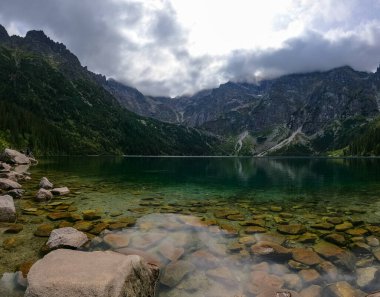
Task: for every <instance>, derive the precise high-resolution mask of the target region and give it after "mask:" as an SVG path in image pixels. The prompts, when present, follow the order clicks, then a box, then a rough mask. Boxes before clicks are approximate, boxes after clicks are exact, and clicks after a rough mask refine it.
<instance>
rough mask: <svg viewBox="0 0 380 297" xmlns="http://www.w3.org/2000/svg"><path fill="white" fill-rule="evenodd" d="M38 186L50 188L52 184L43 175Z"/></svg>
mask: <svg viewBox="0 0 380 297" xmlns="http://www.w3.org/2000/svg"><path fill="white" fill-rule="evenodd" d="M40 188H42V189H46V190H50V189H52V188H53V184H52V183H51V182H50V181H49V180H48V179H47V178H46V177H43V178H41V180H40Z"/></svg>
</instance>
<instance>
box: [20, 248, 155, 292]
mask: <svg viewBox="0 0 380 297" xmlns="http://www.w3.org/2000/svg"><path fill="white" fill-rule="evenodd" d="M157 278H158V269H157V268H156V267H155V266H151V265H149V264H147V263H146V262H145V261H144V260H143V259H142V258H141V257H139V256H136V255H132V256H125V255H121V254H118V253H114V252H110V251H106V252H99V251H97V252H80V251H72V250H62V249H61V250H56V251H53V252H51V253H49V254H48V255H46V256H45V257H44V258H43V259H41V260H39V261H37V262H36V263H35V264H34V265H33V266H32V268H31V269H30V271H29V273H28V283H29V286H28V288H27V290H26V293H25V297H122V296H128V297H137V296H139V297H145V296H146V297H148V296H154V291H155V284H156V281H157Z"/></svg>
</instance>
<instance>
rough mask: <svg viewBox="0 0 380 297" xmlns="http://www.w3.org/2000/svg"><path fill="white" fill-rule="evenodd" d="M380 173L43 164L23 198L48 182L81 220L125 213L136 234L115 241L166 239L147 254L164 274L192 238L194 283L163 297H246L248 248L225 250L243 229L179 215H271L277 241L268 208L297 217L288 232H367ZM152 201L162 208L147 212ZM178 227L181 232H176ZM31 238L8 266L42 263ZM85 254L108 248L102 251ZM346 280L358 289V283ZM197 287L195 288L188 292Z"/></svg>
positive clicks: (378, 212)
mask: <svg viewBox="0 0 380 297" xmlns="http://www.w3.org/2000/svg"><path fill="white" fill-rule="evenodd" d="M379 165H380V159H323V158H212V157H210V158H182V157H162V158H156V157H125V158H114V157H70V158H69V157H68V158H66V157H60V158H49V159H43V160H40V163H39V165H38V166H36V167H33V168H32V169H31V170H30V171H31V173H32V177H33V179H32V181H29V182H28V183H27V184H26V185H25V188H26V190H27V195H28V194H29V195H33V193H34V191H35V184H36V181H38V180H39V178H40V177H42V176H47V177H49V179H50V180H51V181H53V182H55V184H56V185H66V186H68V187H69V188H70V189H71V190H72V193H73V194H72V195H71V196H70V197H68V200H69V201H73V203H74V204H75V206H76V207H78V211H79V212H80V211H81V210H85V209H99V210H100V211H102V213H104V216H103V218H106V219H107V218H110V214H111V213H112V212H115V211H120V212H121V213H122V215H123V216H126V217H134V218H136V219H138V221H137V224H136V226H135V227H133V228H128V229H125V230H123V231H114V232H116V233H118V234H126V235H127V236H129V237H131V238H134V237H141V236H145V235H147V234H150V235H152V234H156V233H159V234H161V233H164V234H165V236H164V239H162V238H161V239H160V240H157V242H156V243H152V246H149V247H148V248H147V247H146V246H144V248H141V249H142V250H144V252H148V253H151V254H152V255H153V256H155V257H158V258H159V259H161V260H162V262H163V263H164V264H165V265H167V264H169V263H170V261H169V260H168V259H166V258H165V257H163V256H162V255H161V254H160V252H159V250H160V246H161V245H163V246H165V245H167V244H169V245H173V242H175V238H176V236H178V234H185V236H189V238H190V242H187V244H186V245H184V246H183V248H184V253H183V255H182V256H181V259H182V260H185V261H189V262H191V263H193V264H194V265H195V267H196V270H195V271H196V273H189V274H188V275H187V276H186V277H184V279H183V280H182V281H181V282H180V283H179V284H178V285H176V286H174V287H167V286H165V285H161V286H160V288H159V295H160V296H190V295H191V296H234V295H236V296H241V295H242V294H248V293H247V292H246V285H247V283H249V282H250V280H249V279H247V275H249V273H250V271H251V270H252V269H254V268H252V267H253V266H254V265H256V264H257V263H258V259H256V258H255V257H253V256H252V255H250V253H249V246H247V247H245V248H244V249H243V250H241V251H238V252H236V251H233V252H232V251H231V249H229V246H230V245H231V244H235V243H237V242H238V240H239V238H241V237H244V236H246V234H245V233H244V232H245V231H244V230H245V229H244V228H242V227H241V226H240V224H239V221H234V220H228V219H217V221H218V225H216V226H201V227H200V226H193V225H194V224H190V227H189V225H188V224H186V220H187V219H184V217H183V215H186V216H188V217H196V218H198V219H199V220H205V219H215V217H214V213H215V211H217V210H223V209H233V210H236V211H238V212H239V213H240V214H242V215H243V216H244V217H245V219H246V220H250V219H252V216H254V215H257V214H266V215H268V216H270V218H269V219H267V226H266V228H267V229H268V232H276V228H277V224H276V223H274V222H273V220H272V219H271V218H273V217H275V216H277V215H278V214H277V213H275V212H271V211H270V207H271V206H281V207H282V208H283V212H287V213H292V214H293V217H292V218H291V219H289V223H301V224H304V225H305V226H307V228H309V225H310V224H312V223H318V222H321V221H322V220H323V218H324V217H326V216H338V217H341V218H342V219H343V220H348V219H350V218H352V217H354V218H360V219H363V220H365V223H366V224H368V223H370V224H380V166H379ZM150 199H153V201H156V202H157V204H156V205H149V203H146V202H147V201H151V200H150ZM19 203H23V202H19ZM44 220H46V219H45V218H44ZM147 222H148V223H147ZM166 224H167V225H166ZM173 224H177V225H178V224H179V225H178V226H177V227H176V228H174V231H173V230H172V229H171V227H172V226H171V225H173ZM222 224H229V225H230V226H233V227H235V228H236V229H237V230H238V233H239V234H238V235H237V236H234V237H232V236H226V234H225V233H224V231H223V230H222V229H223V227H221V225H222ZM195 225H197V224H195ZM147 226H149V227H147ZM34 228H35V226H34V225H28V226H26V227H25V228H24V230H23V231H22V233H21V234H19V235H18V236H24V237H25V241H24V242H28V241H30V242H33V243H34V245H35V247H34V246H33V248H30V246H29V247H28V245H23V246H22V247H18V248H16V249H15V250H13V251H12V250H11V251H8V250H4V249H2V250H1V253H2V256H7V257H8V258H9V259H12V263H13V262H15V261H16V262H17V260H18V262H22V261H24V260H26V259H28V258H36V257H37V254H38V253H37V251H36V248H37V247H38V246H41V245H42V244H43V242H44V240H42V239H36V238H35V237H33V236H32V235H30V234H28V232H29V233H31V232H32V231H33V230H34ZM314 231H315V230H312V232H314ZM315 233H318V232H317V231H315ZM320 235H321V234H319V233H318V236H320ZM6 236H8V235H2V237H4V238H5V237H6ZM101 237H102V236H101ZM153 237H155V236H153ZM287 240H290V242H289V245H290V246H291V245H292V244H293V245H295V246H299V244H298V243H297V238H296V237H294V236H293V237H289V238H287ZM292 241H294V242H293V243H292ZM306 247H308V246H306ZM129 248H133V249H138V248H139V245H138V244H135V243H134V241H133V239H132V240H131V244H130V246H129ZM89 249H92V250H93V249H110V247H109V246H107V245H105V244H104V243H102V244H98V245H97V244H93V245H91V247H90V248H89ZM197 250H203V251H207V252H210V253H211V254H213V255H214V256H215V257H216V259H217V261H219V263H218V265H217V266H218V267H219V266H222V267H227V268H228V269H229V271H230V272H231V275H234V281H233V282H234V283H238V284H239V285H238V286H236V287H235V286H230V285H229V284H228V283H226V280H220V279H214V278H212V277H210V276H209V275H208V273H209V272H208V271H209V270H212V269H214V268H215V267H214V266H213V265H214V264H213V265H211V264H210V266H207V267H203V266H202V267H201V266H200V265H199V264H197V261H196V260H194V256H192V254H193V253H194V252H196V251H197ZM216 251H219V252H216ZM3 259H4V257H3ZM2 261H4V262H2ZM2 263H3V267H4V268H3V269H2V272H4V271H9V270H11V268H13V267H12V264H11V263H10V262H9V261H8V262H6V261H5V260H1V259H0V267H1V265H2ZM277 264H281V265H285V266H286V263H276V262H271V264H270V265H272V266H271V271H272V273H273V274H280V273H279V272H278V271H275V270H277V269H278V267H277V266H274V265H277ZM369 265H372V266H374V267H377V266H378V263H377V262H376V261H373V262H371V264H369ZM14 266H15V267H16V265H14ZM288 273H293V274H297V272H294V271H289V272H288ZM342 275H345V276H344V277H345V278H347V279H348V280H349V281H350V282H351V283H352V285H354V286H355V284H356V283H355V278H356V275H354V274H351V275H350V274H346V273H344V274H343V273H342ZM322 277H323V275H322ZM194 282H195V283H197V284H198V287H199V288H194V285H191V284H194ZM319 284H321V283H320V282H319ZM305 286H306V284H303V287H305ZM226 288H228V290H227V289H226ZM299 289H300V288H299ZM226 290H227V291H226ZM222 292H224V293H222ZM223 294H224V295H223ZM248 296H251V295H249V294H248Z"/></svg>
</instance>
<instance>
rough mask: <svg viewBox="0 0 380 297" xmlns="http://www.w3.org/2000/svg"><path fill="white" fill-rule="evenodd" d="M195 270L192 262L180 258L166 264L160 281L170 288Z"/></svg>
mask: <svg viewBox="0 0 380 297" xmlns="http://www.w3.org/2000/svg"><path fill="white" fill-rule="evenodd" d="M194 270H195V266H194V265H193V264H191V263H190V262H187V261H183V260H179V261H176V262H173V263H171V264H169V265H168V266H166V268H165V271H164V273H163V274H162V276H161V278H160V282H161V283H162V284H164V285H166V286H168V287H170V288H172V287H175V286H176V285H177V284H179V283H180V282H181V280H182V279H183V278H184V277H185V276H186V275H187V274H189V273H191V272H193V271H194Z"/></svg>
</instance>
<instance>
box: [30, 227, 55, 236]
mask: <svg viewBox="0 0 380 297" xmlns="http://www.w3.org/2000/svg"><path fill="white" fill-rule="evenodd" d="M53 230H54V225H53V224H42V225H39V226H38V227H37V230H36V231H35V232H34V235H35V236H38V237H49V236H50V233H51V231H53Z"/></svg>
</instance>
